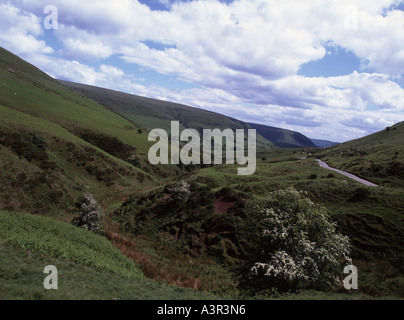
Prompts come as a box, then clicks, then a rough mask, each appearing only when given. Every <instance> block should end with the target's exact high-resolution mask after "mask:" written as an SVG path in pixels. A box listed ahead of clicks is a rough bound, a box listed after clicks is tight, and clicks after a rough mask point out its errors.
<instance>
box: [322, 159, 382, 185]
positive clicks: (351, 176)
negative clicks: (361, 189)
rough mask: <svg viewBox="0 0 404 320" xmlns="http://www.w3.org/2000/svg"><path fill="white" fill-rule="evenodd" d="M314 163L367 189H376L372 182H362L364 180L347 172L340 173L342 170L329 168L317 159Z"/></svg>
mask: <svg viewBox="0 0 404 320" xmlns="http://www.w3.org/2000/svg"><path fill="white" fill-rule="evenodd" d="M316 161H317V162H318V164H319V166H320V167H322V168H324V169H328V170H332V171H335V172H338V173H340V174H343V175H344V176H347V177H348V178H351V179H353V180H355V181H357V182H359V183H362V184H364V185H366V186H369V187H378V185H377V184H374V183H372V182H369V181H366V180H364V179H361V178H359V177H357V176H354V175H353V174H352V173H349V172H345V171H342V170H338V169H334V168H331V167H330V166H329V165H328V164H326V163H325V162H324V161H321V160H319V159H316Z"/></svg>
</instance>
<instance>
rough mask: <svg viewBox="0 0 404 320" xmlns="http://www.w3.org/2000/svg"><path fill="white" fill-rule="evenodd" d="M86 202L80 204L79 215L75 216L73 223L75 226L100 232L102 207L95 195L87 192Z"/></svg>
mask: <svg viewBox="0 0 404 320" xmlns="http://www.w3.org/2000/svg"><path fill="white" fill-rule="evenodd" d="M83 201H84V202H83V203H82V204H81V205H80V211H79V216H78V217H76V218H74V219H73V221H72V223H73V224H74V225H75V226H78V227H83V228H85V229H87V230H90V231H93V232H99V231H100V230H101V225H102V213H101V207H100V205H99V204H98V202H97V200H95V199H94V197H93V196H92V195H91V194H89V193H86V194H85V195H84V200H83Z"/></svg>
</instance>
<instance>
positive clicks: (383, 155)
mask: <svg viewBox="0 0 404 320" xmlns="http://www.w3.org/2000/svg"><path fill="white" fill-rule="evenodd" d="M403 141H404V122H399V123H397V124H395V125H393V126H391V127H387V128H385V129H384V130H381V131H379V132H376V133H374V134H371V135H368V136H366V137H363V138H360V139H356V140H352V141H348V142H345V143H342V144H339V145H336V146H333V147H331V148H328V149H324V150H318V151H317V153H316V156H317V157H321V158H322V159H323V160H324V161H325V162H327V163H328V164H329V165H331V166H333V167H336V168H338V169H341V170H345V171H348V172H351V173H353V174H356V175H358V176H360V177H361V178H364V179H367V180H370V181H372V182H375V183H376V184H380V185H384V186H386V185H391V186H401V187H403V186H404V183H403V178H404V144H403Z"/></svg>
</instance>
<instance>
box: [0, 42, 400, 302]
mask: <svg viewBox="0 0 404 320" xmlns="http://www.w3.org/2000/svg"><path fill="white" fill-rule="evenodd" d="M171 121H178V122H179V123H180V126H179V127H180V130H185V129H192V128H193V129H195V130H196V132H198V133H202V132H203V130H204V129H211V130H213V129H215V128H217V129H220V130H224V129H231V130H234V131H235V130H241V129H243V130H248V129H254V128H256V129H257V150H256V170H255V172H254V174H251V175H238V174H237V169H239V164H237V163H234V164H225V162H224V161H223V164H217V163H216V164H215V163H203V162H201V163H194V164H189V165H185V164H182V163H170V164H157V165H153V164H151V163H150V161H149V159H148V153H149V150H150V148H152V147H153V144H154V143H153V141H150V140H149V139H148V138H149V133H150V131H152V130H154V129H156V128H160V129H164V130H166V131H167V134H168V135H169V134H171V133H172V130H171V125H170V124H171ZM403 138H404V123H402V122H401V123H397V124H396V125H394V126H392V127H389V128H386V129H385V130H383V131H381V132H376V133H374V134H373V135H370V136H367V137H363V138H361V139H358V140H354V141H349V142H346V143H342V144H337V145H332V146H328V147H326V148H319V147H318V146H317V145H316V144H315V143H314V142H313V141H312V140H310V139H309V138H307V137H305V136H304V135H302V134H300V133H297V132H292V131H290V130H284V129H280V128H273V127H267V126H262V125H256V124H252V123H245V122H242V121H240V120H237V119H233V118H229V117H226V116H224V115H219V114H216V113H212V112H207V111H204V110H201V109H197V108H191V107H188V106H184V105H179V104H175V103H171V102H166V101H158V100H154V99H149V98H145V97H139V96H134V95H129V94H126V93H120V92H116V91H112V90H107V89H103V88H97V87H91V86H87V85H81V84H77V83H71V82H65V81H59V80H56V79H53V78H51V77H49V76H48V75H46V74H45V73H43V72H42V71H40V70H39V69H37V68H35V67H33V66H32V65H30V64H28V63H27V62H25V61H23V60H22V59H20V58H18V57H17V56H15V55H13V54H12V53H10V52H8V51H6V50H4V49H0V178H1V181H2V183H1V185H0V261H1V263H0V299H19V298H23V299H34V300H46V299H55V300H57V299H97V300H98V299H101V300H102V299H113V298H115V299H122V300H132V299H133V300H134V299H140V300H142V299H156V300H159V299H167V300H171V299H173V300H175V299H196V300H203V299H215V300H216V299H258V300H259V299H263V300H264V299H403V298H404V269H403V260H404V251H403V250H404V249H403V248H404V246H403V244H404V242H403V241H404V216H403V213H404V189H403V187H404V176H403V173H404V167H403V163H404V147H403V143H402V141H403ZM323 143H325V142H324V141H323ZM330 144H332V143H330ZM327 145H328V142H327ZM222 147H223V149H224V150H225V147H226V145H225V144H224V145H223V146H222ZM168 148H173V145H172V144H170V145H168ZM246 151H248V149H247V150H246ZM316 159H318V160H320V161H323V162H324V163H327V164H328V165H329V166H330V167H333V168H336V170H342V171H346V172H348V173H350V174H353V175H355V176H358V177H359V178H361V179H365V180H369V181H371V182H373V183H374V184H377V185H378V187H377V188H375V187H371V186H365V185H363V184H361V183H359V182H358V181H355V180H352V179H349V178H347V177H346V176H344V175H342V174H340V173H338V172H335V171H331V170H326V169H325V168H322V167H320V166H319V165H318V161H316ZM285 190H286V191H285ZM282 192H286V194H290V195H295V196H296V199H297V200H296V203H297V204H296V208H298V209H299V210H302V212H306V211H304V210H306V209H307V207H305V206H303V207H299V206H298V205H301V204H302V203H303V204H307V203H309V204H310V203H312V204H310V205H307V206H308V207H309V208H311V206H312V207H313V208H315V210H317V211H315V212H318V213H319V214H321V217H322V219H323V220H321V222H322V223H323V222H327V223H328V220H329V222H330V224H326V226H327V228H329V230H332V231H335V232H337V233H338V235H341V237H347V238H348V239H349V242H350V245H351V249H350V258H351V259H352V264H353V265H355V266H356V267H357V268H358V270H359V289H358V290H351V291H348V290H346V289H345V288H344V287H343V286H342V278H343V277H344V276H345V275H344V274H343V269H342V268H341V270H340V273H339V274H338V277H339V282H338V283H339V285H337V286H335V287H333V288H332V289H329V288H325V287H324V288H323V287H321V286H320V285H317V284H316V286H315V285H314V284H312V283H310V281H302V285H301V286H300V287H299V288H298V290H295V288H294V287H292V288H291V290H285V292H281V291H282V290H278V291H276V290H274V289H273V287H270V286H268V287H260V284H257V281H253V280H251V279H249V278H248V275H247V276H246V274H248V272H247V273H246V270H247V271H248V270H251V269H252V266H253V265H254V263H255V262H260V261H258V260H257V259H258V257H259V258H262V259H264V257H263V256H262V252H261V251H262V250H263V249H262V248H263V247H261V246H260V245H261V244H268V243H267V242H265V241H267V240H266V239H265V237H263V230H266V229H265V227H266V224H265V223H266V222H267V219H266V217H267V216H265V215H263V212H266V213H267V214H268V212H270V211H271V210H269V209H270V208H269V207H265V206H268V205H269V204H270V205H272V206H273V207H274V208H275V207H276V205H277V203H280V202H282V201H281V200H279V199H278V198H276V199H278V200H276V199H275V200H273V202H269V201H270V199H271V197H276V196H278V197H281V196H282ZM84 194H91V195H92V196H93V197H94V199H95V200H96V201H97V203H98V204H99V207H100V210H101V212H102V228H101V231H100V232H98V233H94V232H91V231H89V230H84V229H83V228H77V227H76V226H74V225H72V221H73V220H74V219H75V218H76V217H77V216H78V214H79V212H80V208H82V207H83V200H82V199H81V198H82V197H83V195H84ZM280 199H281V198H280ZM271 201H272V200H271ZM290 203H292V204H293V202H292V199H291V201H290ZM284 205H285V206H286V208H287V209H288V210H289V209H290V210H292V209H293V208H294V207H293V208H289V207H288V205H289V202H288V201H286V202H285V203H284ZM257 208H261V209H262V208H266V209H268V210H267V211H265V210H264V211H263V210H259V209H257ZM271 208H272V207H271ZM285 210H286V209H285ZM309 213H311V212H310V210H308V212H307V214H309ZM313 220H314V219H311V220H310V219H309V220H308V221H309V222H310V221H313ZM319 221H320V220H319ZM298 222H299V223H301V224H302V226H303V227H307V226H310V223H309V222H307V221H306V222H302V221H300V220H299V221H298ZM318 223H320V222H318ZM297 224H298V223H297ZM281 227H282V226H281V225H280V224H279V228H281ZM314 227H318V225H315V226H314ZM314 227H313V228H314ZM307 228H308V229H307V230H306V231H307V233H309V231H310V228H311V227H307ZM333 228H335V230H334V229H333ZM271 230H272V229H271ZM271 230H267V231H268V232H269V233H271ZM273 230H274V229H273ZM316 230H317V229H316ZM327 230H328V229H327ZM303 233H304V232H303ZM291 238H292V237H291ZM313 239H314V238H313ZM309 240H310V239H309ZM313 241H314V240H313ZM318 241H319V240H318ZM275 242H276V241H275ZM258 244H260V245H258ZM271 245H273V244H272V243H271ZM268 246H269V245H268ZM320 249H321V248H320ZM320 249H319V250H320ZM332 250H334V248H332ZM335 251H338V250H337V249H335ZM310 254H311V253H310ZM310 254H309V253H307V254H306V256H309V255H310ZM324 256H325V254H324ZM310 257H311V256H310ZM313 257H314V256H313ZM313 259H314V258H313ZM51 263H53V264H55V265H57V266H59V270H61V274H63V277H64V279H65V281H66V282H65V287H64V289H63V290H59V291H58V292H49V291H45V290H44V289H43V287H42V288H41V281H42V280H43V279H42V278H43V274H42V270H43V265H46V264H51ZM251 263H252V264H251ZM338 263H339V262H338ZM15 265H19V266H20V267H18V268H15V267H14V266H15ZM41 269H42V270H41ZM324 270H326V269H324ZM326 271H327V272H328V269H327V270H326ZM326 271H324V273H325V272H326ZM38 278H39V280H41V281H38ZM302 279H303V278H302ZM247 280H249V281H250V280H251V281H250V282H248V281H247ZM38 283H39V285H38ZM106 292H107V293H106Z"/></svg>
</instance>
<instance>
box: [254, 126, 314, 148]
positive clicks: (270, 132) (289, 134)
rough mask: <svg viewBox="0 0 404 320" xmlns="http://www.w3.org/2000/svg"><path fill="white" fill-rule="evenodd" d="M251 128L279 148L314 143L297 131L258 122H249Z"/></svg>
mask: <svg viewBox="0 0 404 320" xmlns="http://www.w3.org/2000/svg"><path fill="white" fill-rule="evenodd" d="M248 125H249V126H250V127H251V128H253V129H256V130H257V132H258V133H259V134H261V135H262V136H263V137H265V138H266V139H268V140H269V141H272V142H273V143H274V144H275V145H276V146H277V147H280V148H305V147H308V148H315V147H316V145H315V144H314V143H313V141H311V140H310V139H309V138H307V137H306V136H304V135H302V134H301V133H299V132H295V131H291V130H285V129H280V128H275V127H269V126H264V125H260V124H254V123H249V124H248Z"/></svg>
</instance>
